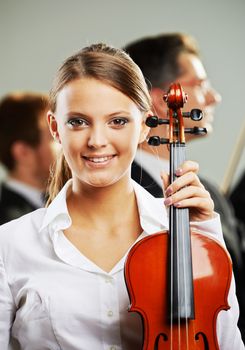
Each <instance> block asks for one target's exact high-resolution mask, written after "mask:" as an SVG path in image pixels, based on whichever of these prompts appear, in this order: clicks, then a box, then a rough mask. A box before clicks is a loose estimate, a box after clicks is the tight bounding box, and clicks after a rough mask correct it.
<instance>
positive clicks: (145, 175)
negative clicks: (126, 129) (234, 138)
mask: <svg viewBox="0 0 245 350" xmlns="http://www.w3.org/2000/svg"><path fill="white" fill-rule="evenodd" d="M124 49H125V51H126V52H128V53H129V55H130V56H131V57H132V59H133V60H134V61H135V62H136V63H137V64H138V66H139V67H140V68H141V70H142V72H143V74H144V76H145V79H146V82H147V83H148V86H149V89H150V91H151V96H152V99H153V105H154V113H156V115H157V116H158V117H159V118H165V119H166V110H167V105H166V103H165V102H164V101H163V94H164V93H163V91H164V92H167V90H168V88H169V85H170V83H172V82H175V83H180V84H181V86H182V87H183V90H184V91H185V92H186V93H187V94H188V103H187V104H186V105H185V106H184V108H183V111H190V110H191V109H192V108H199V109H201V110H202V111H203V114H204V117H203V119H202V120H201V121H199V122H194V121H193V120H192V119H190V118H185V120H184V122H185V128H192V127H193V126H198V127H204V128H206V129H207V131H208V133H210V132H212V122H213V118H214V108H215V106H216V104H217V103H219V102H220V100H221V97H220V95H219V94H218V93H217V92H216V91H215V90H214V89H213V88H212V87H211V84H210V82H209V79H208V77H207V73H206V70H205V68H204V66H203V64H202V61H201V58H200V54H199V49H198V46H197V43H196V41H195V40H194V38H192V37H191V36H188V35H185V34H181V33H173V34H162V35H158V36H153V37H148V38H143V39H140V40H138V41H135V42H133V43H130V44H127V45H126V46H125V47H124ZM151 134H152V135H154V134H155V135H156V134H157V135H161V137H168V134H167V127H166V125H161V126H159V127H158V128H157V132H156V129H155V130H154V129H152V131H151V133H150V135H149V136H151ZM196 138H197V136H196V135H193V134H186V142H189V141H191V140H193V139H196ZM162 170H167V171H169V151H168V147H167V146H166V145H161V146H159V147H155V148H153V147H152V146H149V145H148V144H147V143H146V142H145V143H144V144H143V146H142V148H140V149H139V150H138V153H137V156H136V159H135V162H134V163H133V165H132V177H133V178H134V179H135V180H136V181H137V182H139V183H140V184H141V185H142V186H143V187H145V188H146V189H147V190H148V191H149V192H151V193H152V194H153V195H154V196H156V197H162V196H163V193H162V189H161V178H160V172H161V171H162ZM201 181H202V183H203V184H204V186H205V187H206V189H207V190H208V191H209V192H210V194H211V197H212V199H213V200H214V204H215V210H216V211H217V212H218V213H219V214H220V216H221V222H222V229H223V233H224V237H225V241H226V245H227V248H228V250H229V252H230V254H231V257H232V260H233V266H234V267H233V269H234V274H235V277H236V284H237V295H238V299H239V303H240V310H241V317H240V320H239V326H240V329H241V333H242V336H243V339H245V290H244V281H243V279H244V276H243V274H244V271H243V262H242V254H241V248H240V241H239V237H240V235H244V234H245V233H244V232H241V231H240V226H239V225H238V223H237V221H236V220H235V217H234V215H233V208H232V207H231V206H230V204H229V203H228V201H226V199H225V197H224V196H223V195H221V193H220V192H219V191H218V189H217V188H216V187H215V186H214V185H213V184H211V183H210V182H208V181H207V180H204V179H203V178H202V179H201Z"/></svg>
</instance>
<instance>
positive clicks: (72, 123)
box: [67, 118, 88, 128]
mask: <svg viewBox="0 0 245 350" xmlns="http://www.w3.org/2000/svg"><path fill="white" fill-rule="evenodd" d="M67 124H68V126H69V127H70V128H79V127H84V126H87V125H88V122H87V121H86V120H84V119H81V118H72V119H70V120H68V122H67Z"/></svg>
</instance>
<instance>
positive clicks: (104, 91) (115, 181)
mask: <svg viewBox="0 0 245 350" xmlns="http://www.w3.org/2000/svg"><path fill="white" fill-rule="evenodd" d="M50 102H51V103H50V111H49V112H48V123H49V127H50V131H51V133H52V135H53V137H54V138H55V139H56V140H57V142H58V143H59V144H60V145H61V146H62V148H61V153H60V157H58V158H57V162H56V165H55V169H54V173H53V176H52V181H51V183H50V187H49V194H50V198H49V201H48V203H49V205H48V206H47V207H46V208H40V209H38V210H36V211H34V212H32V213H30V214H27V215H25V216H22V217H21V218H19V219H17V220H13V221H11V222H9V223H6V224H5V225H2V226H1V227H0V348H1V350H6V349H7V346H8V343H9V339H10V338H11V337H12V338H15V340H16V341H17V342H18V343H19V345H20V349H21V350H43V349H61V348H62V349H67V350H68V349H69V350H81V349H87V350H90V349H92V350H101V349H118V350H123V349H127V350H129V349H130V350H140V349H142V344H141V343H142V331H143V329H142V328H143V327H142V322H141V319H140V318H139V315H138V314H137V313H129V312H128V305H129V296H128V292H127V288H126V284H125V279H124V263H125V260H126V258H127V256H128V252H129V249H130V248H131V247H132V246H133V245H134V244H135V243H136V242H138V241H139V240H141V239H144V238H148V237H150V235H152V234H154V233H156V232H159V231H160V230H162V229H164V228H167V227H168V218H167V210H166V208H167V207H168V206H169V205H170V204H172V205H173V206H178V207H182V208H184V207H187V206H188V207H190V211H189V212H190V219H191V225H192V227H193V226H194V227H196V229H199V230H202V231H203V232H205V233H206V235H207V236H209V237H210V239H211V238H213V239H216V240H218V241H219V242H220V245H222V246H223V247H224V241H223V236H222V230H221V224H220V219H219V216H218V215H217V213H215V212H214V211H213V208H214V205H213V201H212V199H211V197H210V195H209V193H208V192H207V191H206V190H205V189H204V187H203V186H202V184H201V182H200V181H199V178H198V176H197V171H198V164H197V163H195V162H192V161H185V162H184V163H183V164H181V165H180V168H179V169H178V171H179V175H180V176H179V177H178V178H177V179H176V180H175V181H174V182H173V183H172V184H169V182H168V175H167V173H162V179H163V182H164V187H165V188H166V189H167V190H168V193H169V195H168V198H167V199H166V200H163V198H155V197H153V196H152V195H150V194H149V193H148V192H147V191H146V190H144V188H142V187H141V186H140V185H138V184H137V183H136V182H135V181H133V180H132V179H131V164H132V161H133V159H134V157H135V153H136V150H137V147H138V145H139V144H140V143H142V142H143V141H144V140H145V139H146V137H147V134H148V131H149V128H148V127H147V126H146V124H145V120H146V118H147V117H148V116H149V115H152V111H151V108H152V101H151V98H150V95H149V92H148V89H147V86H146V84H145V80H144V77H143V75H142V73H141V71H140V70H139V68H138V66H137V65H136V64H135V63H134V62H133V61H132V60H131V59H130V57H129V56H128V55H127V54H126V53H125V52H123V51H122V50H119V49H116V48H113V47H110V46H107V45H105V44H100V43H99V44H93V45H90V46H88V47H85V48H83V49H82V50H80V51H79V52H77V53H75V54H73V55H72V56H70V57H68V58H67V59H66V60H65V61H64V62H63V64H62V66H61V67H60V68H59V70H58V72H57V75H56V77H55V80H54V84H53V87H52V89H51V91H50ZM197 198H198V201H197ZM149 208H150V210H149ZM125 228H126V229H125ZM224 248H225V247H224ZM13 257H14V259H13ZM161 263H162V262H161ZM214 278H215V277H214ZM227 292H228V298H229V302H230V305H231V308H230V309H229V310H227V311H222V312H220V313H219V315H218V316H217V341H218V343H219V345H220V350H230V349H231V348H233V349H236V350H243V349H244V345H243V343H242V340H241V335H240V332H239V329H238V327H237V320H238V313H239V308H238V303H237V299H236V296H235V283H234V279H232V281H231V286H230V288H229V291H227ZM164 293H165V291H163V296H164ZM204 299H205V298H204ZM207 303H209V300H206V304H207Z"/></svg>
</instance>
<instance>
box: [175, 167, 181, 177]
mask: <svg viewBox="0 0 245 350" xmlns="http://www.w3.org/2000/svg"><path fill="white" fill-rule="evenodd" d="M182 173H183V170H182V169H181V168H178V169H176V171H175V174H176V175H177V176H180V175H181V174H182Z"/></svg>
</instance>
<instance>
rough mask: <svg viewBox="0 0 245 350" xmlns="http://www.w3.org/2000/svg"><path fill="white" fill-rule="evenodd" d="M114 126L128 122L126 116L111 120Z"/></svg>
mask: <svg viewBox="0 0 245 350" xmlns="http://www.w3.org/2000/svg"><path fill="white" fill-rule="evenodd" d="M110 123H111V124H112V125H113V126H116V127H120V126H124V125H125V124H127V123H128V119H126V118H115V119H113V120H112V121H111V122H110Z"/></svg>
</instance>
